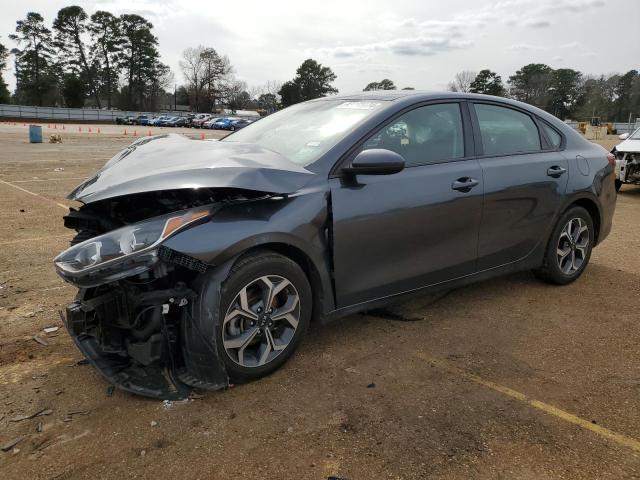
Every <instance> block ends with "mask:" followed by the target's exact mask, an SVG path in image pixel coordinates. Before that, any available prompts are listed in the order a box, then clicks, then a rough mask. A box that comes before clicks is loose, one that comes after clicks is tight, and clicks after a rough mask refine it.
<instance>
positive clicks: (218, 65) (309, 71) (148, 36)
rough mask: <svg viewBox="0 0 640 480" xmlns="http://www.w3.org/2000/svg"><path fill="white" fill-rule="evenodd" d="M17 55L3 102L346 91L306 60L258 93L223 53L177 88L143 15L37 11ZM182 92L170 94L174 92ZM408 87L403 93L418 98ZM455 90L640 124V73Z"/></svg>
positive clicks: (189, 68)
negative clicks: (49, 16)
mask: <svg viewBox="0 0 640 480" xmlns="http://www.w3.org/2000/svg"><path fill="white" fill-rule="evenodd" d="M9 39H10V40H12V41H13V42H15V44H16V47H15V48H13V49H11V50H9V49H8V47H6V46H5V45H3V44H2V43H0V103H9V102H11V101H12V102H14V103H17V104H24V105H38V106H50V105H59V106H67V107H84V106H89V107H96V108H103V107H106V108H113V107H117V108H120V109H123V110H148V111H153V110H158V107H159V106H160V104H162V103H169V102H171V101H173V102H174V103H176V104H180V105H189V107H190V109H191V110H192V111H195V112H213V111H216V110H218V109H220V108H221V107H222V106H226V107H227V108H230V109H231V110H242V109H261V110H264V111H266V112H268V113H270V112H273V111H275V110H276V109H278V108H281V107H287V106H289V105H293V104H295V103H298V102H302V101H305V100H311V99H314V98H319V97H323V96H326V95H330V94H333V93H337V92H338V90H337V89H336V88H335V87H334V86H333V82H334V81H335V80H336V78H337V77H336V74H335V73H334V72H333V71H332V70H331V68H330V67H328V66H325V65H322V64H320V63H318V62H317V61H315V60H313V59H307V60H305V61H304V62H303V63H302V64H301V65H300V66H299V67H298V69H297V70H296V74H295V76H294V78H293V79H291V80H289V81H287V82H284V83H280V82H278V81H274V80H271V81H268V82H266V83H265V84H264V85H262V86H258V87H251V88H250V87H248V86H247V84H246V82H243V81H241V80H238V79H237V78H236V77H235V75H234V68H233V66H232V64H231V61H230V60H229V58H228V57H227V56H226V55H224V54H222V53H220V52H218V51H216V50H215V49H214V48H213V47H208V46H203V45H200V46H198V47H194V48H187V49H186V50H185V51H184V52H183V54H182V58H181V60H180V63H179V64H180V70H181V73H182V75H183V76H184V78H185V83H184V84H182V85H181V86H180V87H179V88H176V85H175V82H174V77H173V73H172V72H171V70H170V69H169V67H168V66H167V65H165V64H163V63H162V62H161V61H160V54H159V51H158V39H157V37H156V36H155V35H154V33H153V25H152V24H151V22H149V21H148V20H146V19H145V18H143V17H142V16H140V15H134V14H122V15H119V16H116V15H113V14H112V13H110V12H107V11H96V12H95V13H94V14H93V15H91V16H89V15H88V14H87V13H86V12H85V11H84V9H83V8H82V7H79V6H69V7H65V8H62V9H60V10H59V11H58V13H57V15H56V17H55V18H54V20H53V22H52V24H51V27H49V26H47V25H46V24H45V20H44V18H43V17H42V15H40V14H39V13H36V12H29V13H28V14H27V15H26V17H25V18H24V19H20V20H18V21H17V22H16V29H15V33H13V34H11V35H9ZM10 55H12V56H13V59H14V67H15V68H14V69H15V74H16V89H15V92H14V93H13V95H11V94H10V92H9V91H8V88H7V84H6V82H5V81H4V80H3V78H2V76H1V73H2V72H3V71H4V70H5V68H6V66H7V62H8V60H9V57H10ZM172 86H173V87H174V88H175V90H174V91H173V92H172V93H169V92H168V91H167V90H170V89H171V87H172ZM396 88H397V87H396V85H395V84H394V82H393V81H392V80H390V79H388V78H385V79H382V80H381V81H374V82H370V83H368V84H367V85H366V86H365V88H364V91H373V90H395V89H396ZM412 89H413V87H405V88H403V90H412ZM449 89H450V90H452V91H461V92H474V93H484V94H489V95H497V96H504V97H510V98H514V99H516V100H521V101H523V102H526V103H529V104H532V105H535V106H537V107H539V108H542V109H544V110H546V111H548V112H550V113H552V114H554V115H556V116H558V117H560V118H562V119H569V118H571V119H586V118H589V117H591V116H599V117H601V118H602V119H603V120H604V121H627V120H629V118H630V117H631V119H632V120H634V119H635V117H640V74H639V73H638V71H637V70H630V71H628V72H626V73H624V74H612V75H600V76H590V75H584V74H583V73H581V72H579V71H577V70H573V69H570V68H559V69H553V68H551V67H549V66H548V65H545V64H541V63H532V64H528V65H525V66H523V67H522V68H520V69H519V70H517V71H516V72H515V73H514V74H513V75H511V76H509V77H508V79H507V81H506V82H503V80H502V77H501V76H500V75H498V74H497V73H496V72H494V71H491V70H489V69H484V70H481V71H480V72H478V73H475V72H471V71H462V72H459V73H457V74H456V75H455V78H454V80H453V81H452V82H451V83H450V84H449Z"/></svg>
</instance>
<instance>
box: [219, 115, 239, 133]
mask: <svg viewBox="0 0 640 480" xmlns="http://www.w3.org/2000/svg"><path fill="white" fill-rule="evenodd" d="M234 120H240V119H239V118H235V117H224V118H221V119H220V120H218V121H217V122H215V123H214V124H213V128H214V129H216V130H230V127H231V122H233V121H234Z"/></svg>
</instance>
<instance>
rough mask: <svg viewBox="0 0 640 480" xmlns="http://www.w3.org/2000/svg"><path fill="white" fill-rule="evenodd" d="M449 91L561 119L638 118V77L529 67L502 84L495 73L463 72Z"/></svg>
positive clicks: (536, 65) (633, 72)
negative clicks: (508, 101)
mask: <svg viewBox="0 0 640 480" xmlns="http://www.w3.org/2000/svg"><path fill="white" fill-rule="evenodd" d="M449 89H450V90H452V91H461V92H471V93H484V94H488V95H498V96H504V97H510V98H514V99H516V100H520V101H522V102H526V103H529V104H531V105H535V106H536V107H538V108H541V109H543V110H546V111H547V112H549V113H551V114H553V115H555V116H557V117H559V118H561V119H563V120H566V119H575V120H584V119H587V118H590V117H593V116H597V117H601V119H602V120H603V121H617V122H626V121H629V119H631V121H634V120H635V118H636V117H640V74H639V73H638V71H637V70H629V71H628V72H626V73H624V74H611V75H599V76H592V75H584V74H583V73H581V72H579V71H577V70H573V69H571V68H558V69H554V68H551V67H550V66H548V65H545V64H543V63H530V64H528V65H525V66H523V67H522V68H520V69H519V70H517V71H516V72H515V73H514V74H513V75H511V76H509V78H508V79H507V82H506V84H505V83H503V81H502V78H501V77H500V75H498V74H497V73H496V72H493V71H491V70H489V69H484V70H481V71H480V72H478V73H477V74H476V73H474V72H469V71H463V72H460V73H458V74H456V76H455V78H454V80H453V82H451V83H450V84H449Z"/></svg>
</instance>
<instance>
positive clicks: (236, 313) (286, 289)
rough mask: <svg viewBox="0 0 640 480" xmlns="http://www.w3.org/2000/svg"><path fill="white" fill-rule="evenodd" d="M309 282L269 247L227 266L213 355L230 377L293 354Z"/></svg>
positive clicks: (250, 374) (243, 377)
mask: <svg viewBox="0 0 640 480" xmlns="http://www.w3.org/2000/svg"><path fill="white" fill-rule="evenodd" d="M311 302H312V295H311V287H310V286H309V282H308V280H307V277H306V275H305V273H304V272H303V271H302V269H301V268H300V267H299V266H298V264H296V263H295V262H293V261H292V260H290V259H289V258H287V257H284V256H282V255H278V254H276V253H271V252H262V253H259V254H249V255H247V256H245V257H242V258H241V259H240V260H239V261H238V262H237V263H236V265H234V267H233V268H232V269H231V272H230V273H229V276H228V278H227V280H226V281H225V282H224V284H223V286H222V291H221V298H220V316H219V318H220V328H218V329H216V330H217V332H218V339H217V340H218V341H217V342H216V343H217V345H218V350H219V355H220V356H221V358H222V359H223V362H224V364H225V367H226V369H227V373H228V374H229V377H230V378H231V380H232V381H235V382H243V381H248V380H253V379H256V378H260V377H263V376H265V375H268V374H270V373H271V372H273V371H274V370H276V369H277V368H279V367H280V366H281V365H282V364H284V363H285V362H286V361H287V360H288V358H289V357H290V356H291V355H292V354H293V352H294V351H295V349H296V347H297V346H298V344H299V343H300V341H301V340H302V337H303V336H304V333H305V332H306V330H307V327H308V326H309V322H310V319H311V310H312V305H311Z"/></svg>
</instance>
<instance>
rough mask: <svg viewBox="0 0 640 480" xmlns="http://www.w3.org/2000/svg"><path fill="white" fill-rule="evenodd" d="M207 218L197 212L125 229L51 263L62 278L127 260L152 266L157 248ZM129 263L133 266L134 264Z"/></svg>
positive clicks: (205, 213)
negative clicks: (144, 259) (145, 260)
mask: <svg viewBox="0 0 640 480" xmlns="http://www.w3.org/2000/svg"><path fill="white" fill-rule="evenodd" d="M210 215H211V209H210V208H199V209H193V210H187V211H184V212H178V213H173V214H171V215H165V216H162V217H156V218H153V219H151V220H146V221H144V222H139V223H135V224H132V225H127V226H125V227H122V228H118V229H117V230H113V231H111V232H108V233H105V234H103V235H99V236H97V237H94V238H91V239H89V240H85V241H84V242H82V243H79V244H77V245H74V246H73V247H71V248H69V249H67V250H65V251H64V252H62V253H61V254H60V255H58V256H57V257H56V258H55V260H54V263H55V265H56V268H57V269H58V272H59V273H60V275H62V276H63V277H65V278H67V277H68V276H77V275H81V274H85V273H91V272H94V271H97V270H102V269H105V268H106V267H109V266H112V265H114V264H120V263H121V262H124V263H127V264H128V263H130V262H127V260H129V259H130V258H136V259H137V258H138V257H143V256H148V257H149V260H150V263H153V262H154V261H155V259H156V253H155V250H156V247H157V246H158V244H160V243H161V242H162V241H163V240H165V239H166V238H168V237H169V236H171V235H173V234H174V233H176V232H178V231H179V230H181V229H183V228H184V227H186V226H187V225H189V224H191V223H193V222H196V221H198V220H201V219H203V218H206V217H208V216H210ZM131 263H132V266H133V264H134V263H136V262H131Z"/></svg>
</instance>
